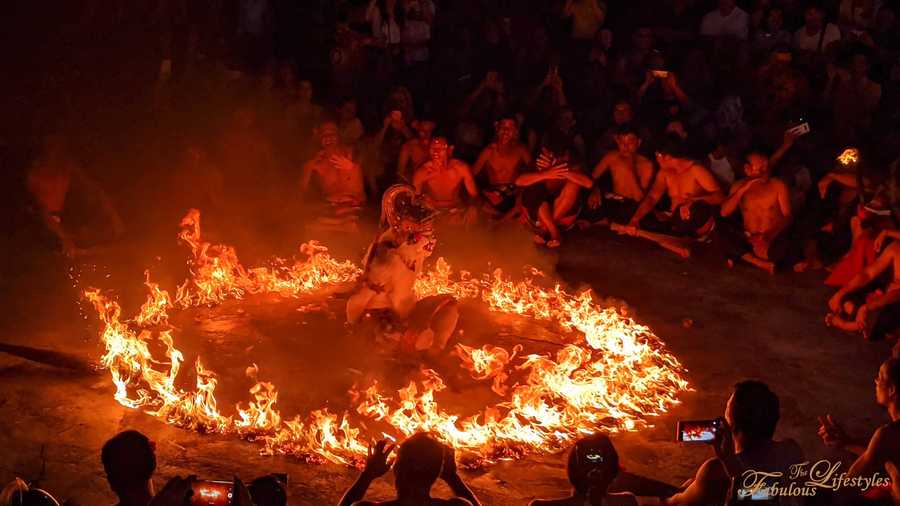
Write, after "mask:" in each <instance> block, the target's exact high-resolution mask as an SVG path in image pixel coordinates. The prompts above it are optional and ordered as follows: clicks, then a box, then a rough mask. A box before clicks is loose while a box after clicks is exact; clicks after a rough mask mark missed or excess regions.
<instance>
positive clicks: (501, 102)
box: [460, 70, 509, 128]
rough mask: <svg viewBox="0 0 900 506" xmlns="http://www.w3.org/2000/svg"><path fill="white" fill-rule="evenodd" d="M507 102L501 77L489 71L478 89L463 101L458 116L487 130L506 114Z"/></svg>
mask: <svg viewBox="0 0 900 506" xmlns="http://www.w3.org/2000/svg"><path fill="white" fill-rule="evenodd" d="M508 101H509V100H508V98H507V96H506V86H505V85H504V81H503V75H502V74H501V73H500V72H497V71H496V70H489V71H488V72H487V73H486V74H485V76H484V79H483V80H482V81H481V83H480V84H479V85H478V87H477V88H475V89H474V90H473V91H472V93H470V94H469V96H467V97H466V99H465V101H463V104H462V107H461V109H460V115H461V117H463V118H469V119H471V120H474V121H475V122H476V123H478V125H479V126H482V127H485V128H487V127H489V126H490V125H492V124H493V123H494V122H495V121H496V120H498V119H499V118H500V117H501V116H503V115H504V114H506V110H507V105H508Z"/></svg>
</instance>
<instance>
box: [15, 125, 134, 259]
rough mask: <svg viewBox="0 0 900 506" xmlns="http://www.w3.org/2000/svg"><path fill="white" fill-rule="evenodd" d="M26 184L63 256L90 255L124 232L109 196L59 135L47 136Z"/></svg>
mask: <svg viewBox="0 0 900 506" xmlns="http://www.w3.org/2000/svg"><path fill="white" fill-rule="evenodd" d="M26 185H27V188H28V193H29V194H30V197H31V200H32V203H33V205H34V207H35V208H36V211H37V213H38V215H39V217H40V219H41V222H42V224H43V225H44V227H45V229H46V230H47V231H48V232H49V233H50V234H52V240H53V241H55V242H56V243H57V248H59V250H61V251H62V253H63V254H65V255H66V256H69V257H72V256H79V255H85V254H90V253H91V252H92V251H94V248H95V247H97V246H99V245H101V244H103V243H105V242H109V241H111V240H114V239H117V238H118V237H121V235H122V234H123V233H124V232H125V226H124V224H123V222H122V218H121V217H120V216H119V213H118V212H117V211H116V207H115V206H114V205H113V202H112V199H110V197H109V195H107V193H106V192H105V191H103V188H101V187H100V186H99V185H98V184H97V183H96V182H95V181H94V180H92V179H91V178H90V177H88V176H87V174H85V173H84V171H83V170H82V169H81V167H79V166H78V164H77V163H76V162H75V161H74V160H73V158H72V156H71V153H69V150H68V147H67V145H66V141H65V139H64V138H62V137H60V136H50V137H48V138H47V140H46V141H45V145H44V150H43V153H42V154H41V156H40V157H39V158H38V159H37V160H35V162H34V164H33V165H32V166H31V167H30V168H29V169H28V173H27V176H26Z"/></svg>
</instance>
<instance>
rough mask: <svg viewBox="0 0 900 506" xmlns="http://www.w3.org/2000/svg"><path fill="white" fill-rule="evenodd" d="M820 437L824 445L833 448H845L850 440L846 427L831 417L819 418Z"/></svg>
mask: <svg viewBox="0 0 900 506" xmlns="http://www.w3.org/2000/svg"><path fill="white" fill-rule="evenodd" d="M819 437H820V438H822V442H823V443H825V444H826V445H827V446H830V447H832V448H843V447H844V446H846V445H847V443H848V442H849V440H850V437H849V436H848V435H847V432H846V431H845V430H844V427H843V426H842V425H841V424H840V423H839V422H837V421H835V420H834V419H833V418H832V417H831V415H825V416H820V417H819Z"/></svg>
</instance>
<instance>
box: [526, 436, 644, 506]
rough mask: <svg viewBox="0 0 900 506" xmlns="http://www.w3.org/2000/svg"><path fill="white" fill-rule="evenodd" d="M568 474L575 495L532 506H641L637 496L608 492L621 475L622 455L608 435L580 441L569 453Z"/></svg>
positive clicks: (543, 500) (532, 502)
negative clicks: (620, 458) (587, 505)
mask: <svg viewBox="0 0 900 506" xmlns="http://www.w3.org/2000/svg"><path fill="white" fill-rule="evenodd" d="M566 471H567V474H568V476H569V483H571V484H572V495H570V496H569V497H564V498H561V499H549V500H545V499H536V500H534V501H531V506H581V505H584V504H603V505H606V506H618V505H621V506H632V505H634V506H637V499H636V498H635V497H634V495H633V494H630V493H616V494H613V493H609V492H607V489H609V486H610V484H611V483H612V482H613V480H615V479H616V476H617V475H618V474H619V454H618V453H616V449H615V447H613V444H612V441H610V440H609V437H607V436H606V435H605V434H594V435H592V436H587V437H584V438H582V439H579V440H578V441H577V442H576V443H575V446H574V447H572V450H571V451H570V452H569V463H568V465H567V467H566Z"/></svg>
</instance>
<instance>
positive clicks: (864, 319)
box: [825, 242, 900, 339]
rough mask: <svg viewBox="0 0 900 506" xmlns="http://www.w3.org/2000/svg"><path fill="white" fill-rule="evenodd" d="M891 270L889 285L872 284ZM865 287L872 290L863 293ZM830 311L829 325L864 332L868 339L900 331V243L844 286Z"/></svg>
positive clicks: (829, 305) (831, 303) (895, 244)
mask: <svg viewBox="0 0 900 506" xmlns="http://www.w3.org/2000/svg"><path fill="white" fill-rule="evenodd" d="M889 269H892V271H893V274H892V278H891V280H890V281H889V282H888V284H887V286H886V287H884V288H883V289H881V288H880V287H877V286H876V287H874V289H873V288H872V287H871V286H870V285H871V284H872V283H873V282H876V281H877V280H878V279H879V278H880V277H881V276H882V274H884V273H886V272H888V270H889ZM864 288H869V291H868V292H863V293H860V291H861V290H863V289H864ZM848 299H849V300H848ZM828 308H829V309H830V310H831V313H832V314H830V315H828V316H827V317H826V319H825V322H826V323H827V324H828V325H834V326H836V327H838V328H841V329H844V330H848V331H858V332H862V334H863V337H865V338H866V339H883V338H884V337H885V336H886V335H891V334H893V333H894V332H896V331H897V330H898V329H900V242H893V243H891V244H890V245H889V246H888V247H886V248H885V249H884V251H883V252H882V253H881V254H880V255H879V256H878V258H877V259H876V260H875V262H874V263H873V264H871V265H869V266H868V267H866V269H865V270H863V271H862V272H860V273H859V274H858V275H857V276H856V277H854V278H853V279H851V280H850V281H849V282H848V283H847V284H846V285H844V286H843V287H841V289H840V290H838V291H837V292H836V293H835V294H834V295H833V296H832V297H831V299H830V300H829V301H828ZM848 318H850V319H849V320H848Z"/></svg>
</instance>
